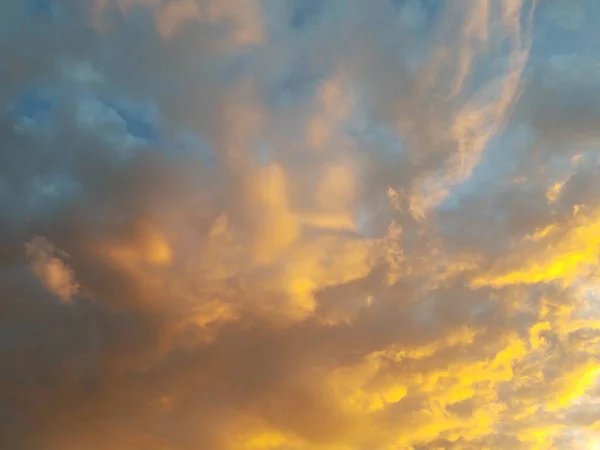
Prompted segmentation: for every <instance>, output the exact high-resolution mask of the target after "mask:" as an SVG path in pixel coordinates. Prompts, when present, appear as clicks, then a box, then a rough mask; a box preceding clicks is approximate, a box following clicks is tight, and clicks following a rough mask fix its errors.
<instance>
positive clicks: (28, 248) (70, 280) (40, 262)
mask: <svg viewBox="0 0 600 450" xmlns="http://www.w3.org/2000/svg"><path fill="white" fill-rule="evenodd" d="M25 252H26V253H27V258H28V259H29V264H30V266H31V270H32V271H33V273H34V274H35V276H36V277H37V278H38V279H39V280H40V281H41V282H42V284H43V285H44V286H45V287H46V289H48V290H49V291H50V292H52V293H53V294H54V295H56V296H57V297H59V298H60V299H61V301H63V302H69V301H70V300H71V297H73V296H74V295H76V294H77V293H78V291H79V286H78V285H77V282H76V281H75V276H74V274H73V270H72V269H71V268H70V267H69V266H68V265H67V264H65V262H64V261H63V260H62V259H61V257H62V258H65V257H67V256H68V255H66V254H64V253H61V252H60V251H58V250H57V249H56V247H54V245H53V244H52V243H51V242H50V241H48V240H47V239H45V238H43V237H35V238H33V239H32V240H31V241H30V242H28V243H26V244H25Z"/></svg>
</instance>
